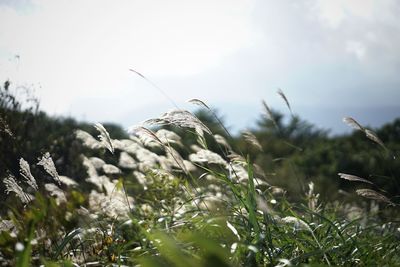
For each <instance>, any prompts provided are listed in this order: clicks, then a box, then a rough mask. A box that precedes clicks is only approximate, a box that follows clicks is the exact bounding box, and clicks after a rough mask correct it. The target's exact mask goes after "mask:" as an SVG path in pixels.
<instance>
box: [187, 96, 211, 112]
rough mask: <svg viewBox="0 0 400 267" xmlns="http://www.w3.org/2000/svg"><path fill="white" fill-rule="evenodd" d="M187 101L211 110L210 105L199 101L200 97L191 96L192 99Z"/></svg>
mask: <svg viewBox="0 0 400 267" xmlns="http://www.w3.org/2000/svg"><path fill="white" fill-rule="evenodd" d="M188 102H189V103H192V104H194V105H197V106H200V107H204V108H206V109H208V110H211V109H210V107H209V106H207V104H206V103H204V102H203V101H201V100H200V99H197V98H193V99H190V100H188Z"/></svg>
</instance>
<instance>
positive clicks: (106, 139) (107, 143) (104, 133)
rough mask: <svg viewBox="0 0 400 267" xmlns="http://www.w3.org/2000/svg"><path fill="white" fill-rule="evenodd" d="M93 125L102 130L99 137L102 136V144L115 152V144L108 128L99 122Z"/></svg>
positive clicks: (112, 152)
mask: <svg viewBox="0 0 400 267" xmlns="http://www.w3.org/2000/svg"><path fill="white" fill-rule="evenodd" d="M93 126H94V127H95V128H96V130H97V131H99V132H100V134H99V135H98V137H99V138H100V142H101V143H102V145H103V146H104V147H105V148H107V149H108V150H109V151H110V152H111V154H114V146H113V144H112V141H111V138H110V135H109V133H108V132H107V130H106V128H104V126H103V125H102V124H101V123H98V122H97V123H95V124H94V125H93Z"/></svg>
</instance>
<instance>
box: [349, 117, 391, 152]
mask: <svg viewBox="0 0 400 267" xmlns="http://www.w3.org/2000/svg"><path fill="white" fill-rule="evenodd" d="M343 122H344V123H346V124H347V125H349V126H350V127H352V128H354V129H356V130H359V131H362V132H364V134H365V136H366V137H367V138H368V139H369V140H371V141H373V142H375V143H377V144H378V145H380V146H381V147H382V148H383V149H385V150H387V148H386V146H385V144H384V143H383V142H382V140H381V139H380V138H379V137H378V135H377V134H376V133H375V132H374V131H372V130H369V129H366V128H364V127H363V126H361V124H359V123H358V122H357V121H356V120H355V119H353V118H351V117H344V118H343Z"/></svg>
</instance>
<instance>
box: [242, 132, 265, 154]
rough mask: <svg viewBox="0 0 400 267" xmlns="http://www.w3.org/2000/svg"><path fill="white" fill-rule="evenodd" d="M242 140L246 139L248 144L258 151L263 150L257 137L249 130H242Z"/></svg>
mask: <svg viewBox="0 0 400 267" xmlns="http://www.w3.org/2000/svg"><path fill="white" fill-rule="evenodd" d="M242 135H243V138H244V140H246V141H247V142H248V143H249V144H250V145H252V146H254V147H255V148H257V149H258V150H260V151H263V148H262V146H261V144H260V142H259V141H258V140H257V137H256V136H255V135H254V134H253V133H252V132H250V131H244V132H243V133H242Z"/></svg>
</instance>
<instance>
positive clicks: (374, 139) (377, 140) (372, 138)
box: [365, 129, 387, 150]
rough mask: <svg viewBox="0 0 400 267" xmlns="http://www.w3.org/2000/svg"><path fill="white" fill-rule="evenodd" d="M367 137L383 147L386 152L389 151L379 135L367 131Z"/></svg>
mask: <svg viewBox="0 0 400 267" xmlns="http://www.w3.org/2000/svg"><path fill="white" fill-rule="evenodd" d="M365 136H366V137H367V138H368V139H369V140H372V141H373V142H375V143H377V144H378V145H380V146H381V147H383V148H384V149H385V150H387V148H386V146H385V144H384V143H383V142H382V140H381V139H380V138H379V137H378V135H377V134H376V133H375V132H373V131H371V130H369V129H365Z"/></svg>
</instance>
